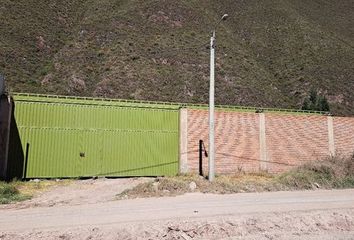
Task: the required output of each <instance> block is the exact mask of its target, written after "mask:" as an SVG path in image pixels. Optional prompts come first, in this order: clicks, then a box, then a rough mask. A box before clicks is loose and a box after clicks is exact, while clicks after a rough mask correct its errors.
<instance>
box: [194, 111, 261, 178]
mask: <svg viewBox="0 0 354 240" xmlns="http://www.w3.org/2000/svg"><path fill="white" fill-rule="evenodd" d="M208 135H209V128H208V111H206V110H190V109H188V167H189V170H190V171H192V172H196V171H198V167H199V140H200V139H201V140H203V141H204V144H205V147H206V148H207V149H208V141H209V139H208ZM215 147H216V152H215V171H216V173H229V174H231V173H235V172H237V171H241V170H242V171H249V172H254V171H258V170H259V116H258V115H257V114H253V113H239V112H221V111H216V112H215ZM203 161H204V162H203V171H204V172H205V173H206V172H207V169H208V164H207V162H208V159H207V158H205V157H204V159H203Z"/></svg>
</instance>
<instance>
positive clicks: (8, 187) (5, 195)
mask: <svg viewBox="0 0 354 240" xmlns="http://www.w3.org/2000/svg"><path fill="white" fill-rule="evenodd" d="M28 198H29V196H26V195H23V194H21V193H20V192H19V191H18V189H17V188H16V187H15V186H14V185H13V184H12V183H1V182H0V204H8V203H11V202H17V201H23V200H26V199H28Z"/></svg>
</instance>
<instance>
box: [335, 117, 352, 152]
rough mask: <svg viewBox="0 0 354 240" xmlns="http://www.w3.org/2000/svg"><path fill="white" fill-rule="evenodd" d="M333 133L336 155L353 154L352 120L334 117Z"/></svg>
mask: <svg viewBox="0 0 354 240" xmlns="http://www.w3.org/2000/svg"><path fill="white" fill-rule="evenodd" d="M333 132H334V146H335V150H336V154H340V155H344V156H348V155H351V154H354V118H347V117H334V119H333Z"/></svg>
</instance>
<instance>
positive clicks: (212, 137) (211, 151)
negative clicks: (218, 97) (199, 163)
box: [208, 14, 229, 182]
mask: <svg viewBox="0 0 354 240" xmlns="http://www.w3.org/2000/svg"><path fill="white" fill-rule="evenodd" d="M228 16H229V15H227V14H224V15H223V16H222V18H221V19H220V21H219V22H218V23H217V24H216V25H215V27H214V29H213V34H212V36H211V38H210V88H209V174H208V179H209V181H210V182H212V181H214V178H215V134H214V131H215V126H214V125H215V124H214V106H215V100H214V95H215V31H216V28H217V26H218V25H219V24H220V22H221V21H225V20H226V19H227V17H228Z"/></svg>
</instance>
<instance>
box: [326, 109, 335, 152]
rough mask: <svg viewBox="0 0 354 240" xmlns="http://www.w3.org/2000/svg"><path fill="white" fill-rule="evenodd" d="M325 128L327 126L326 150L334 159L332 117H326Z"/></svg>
mask: <svg viewBox="0 0 354 240" xmlns="http://www.w3.org/2000/svg"><path fill="white" fill-rule="evenodd" d="M327 126H328V150H329V154H330V155H331V156H332V157H334V156H335V154H336V150H335V145H334V131H333V117H332V116H328V117H327Z"/></svg>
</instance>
